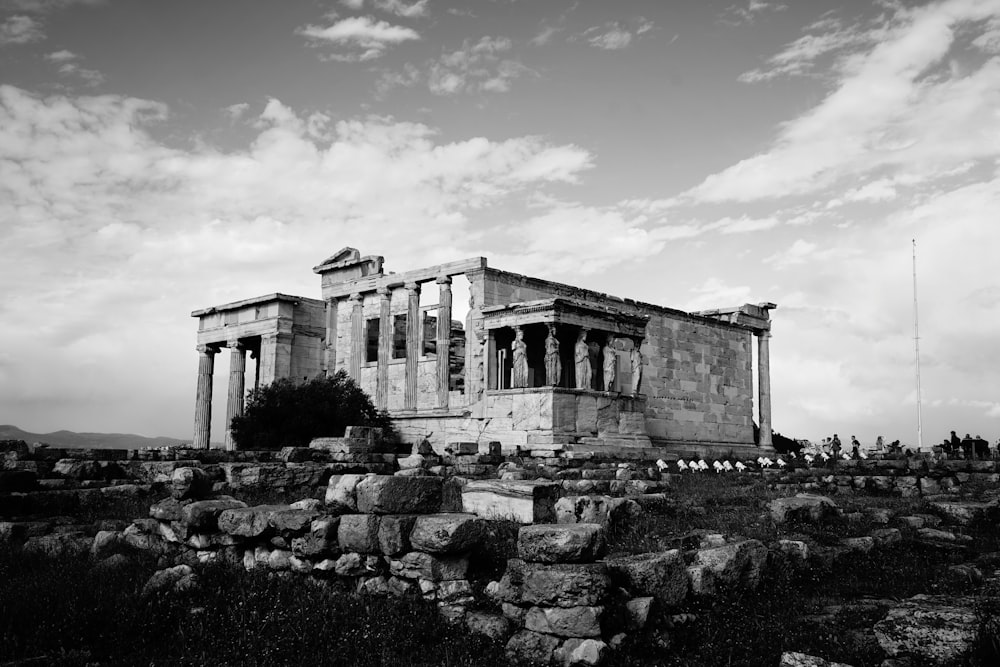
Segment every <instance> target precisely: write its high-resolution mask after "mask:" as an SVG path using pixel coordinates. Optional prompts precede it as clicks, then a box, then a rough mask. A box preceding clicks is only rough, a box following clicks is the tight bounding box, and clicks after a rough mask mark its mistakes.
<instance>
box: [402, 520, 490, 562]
mask: <svg viewBox="0 0 1000 667" xmlns="http://www.w3.org/2000/svg"><path fill="white" fill-rule="evenodd" d="M482 530H483V520H482V519H480V518H479V517H478V516H476V515H475V514H428V515H424V516H419V517H417V520H416V521H415V522H414V524H413V530H412V531H411V532H410V544H412V545H413V548H414V549H416V550H418V551H426V552H428V553H434V554H453V553H460V552H462V551H468V550H469V549H470V548H471V547H472V545H474V544H475V543H476V542H478V541H479V539H480V537H481V535H482Z"/></svg>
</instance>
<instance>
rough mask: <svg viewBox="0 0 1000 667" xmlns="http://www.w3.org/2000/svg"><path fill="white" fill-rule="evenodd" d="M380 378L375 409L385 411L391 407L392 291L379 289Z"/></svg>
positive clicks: (376, 387)
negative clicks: (390, 309)
mask: <svg viewBox="0 0 1000 667" xmlns="http://www.w3.org/2000/svg"><path fill="white" fill-rule="evenodd" d="M378 296H379V313H378V377H377V378H376V385H375V407H377V408H378V409H379V410H385V409H386V407H387V406H388V405H389V360H390V359H392V316H391V314H390V312H389V307H390V306H391V305H392V290H390V289H389V288H388V287H379V288H378Z"/></svg>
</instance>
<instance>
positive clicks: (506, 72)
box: [427, 36, 530, 95]
mask: <svg viewBox="0 0 1000 667" xmlns="http://www.w3.org/2000/svg"><path fill="white" fill-rule="evenodd" d="M511 46H512V44H511V41H510V40H509V39H507V38H506V37H489V36H486V37H483V38H481V39H480V40H479V41H478V42H473V41H471V40H465V41H464V42H462V48H460V49H458V50H457V51H453V52H452V53H446V54H444V55H442V56H441V57H440V58H438V59H437V60H435V61H433V62H432V63H431V64H430V66H429V68H428V74H427V85H428V87H429V88H430V91H431V92H432V93H434V94H435V95H455V94H458V93H476V92H488V93H505V92H507V91H509V90H510V87H511V84H512V83H513V81H514V80H515V79H517V78H518V77H520V76H521V75H523V74H525V73H526V72H529V71H530V70H529V69H528V68H527V67H525V66H524V65H522V64H521V63H519V62H518V61H516V60H512V59H510V58H507V57H505V54H507V53H508V52H510V50H511Z"/></svg>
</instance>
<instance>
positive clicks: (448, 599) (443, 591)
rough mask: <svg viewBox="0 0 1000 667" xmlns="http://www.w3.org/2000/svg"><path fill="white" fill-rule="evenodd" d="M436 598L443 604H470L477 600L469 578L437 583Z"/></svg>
mask: <svg viewBox="0 0 1000 667" xmlns="http://www.w3.org/2000/svg"><path fill="white" fill-rule="evenodd" d="M436 598H437V601H438V602H439V603H441V604H464V605H469V604H472V603H473V602H475V601H476V598H475V596H474V595H473V593H472V584H470V583H469V580H468V579H452V580H449V581H442V582H441V583H439V584H438V585H437V588H436Z"/></svg>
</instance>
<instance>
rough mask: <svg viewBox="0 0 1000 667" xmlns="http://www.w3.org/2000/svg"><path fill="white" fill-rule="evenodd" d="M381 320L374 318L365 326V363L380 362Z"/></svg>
mask: <svg viewBox="0 0 1000 667" xmlns="http://www.w3.org/2000/svg"><path fill="white" fill-rule="evenodd" d="M379 324H380V323H379V318H377V317H374V318H372V319H370V320H368V322H367V323H366V326H365V361H366V362H372V361H378V337H379V336H378V335H379Z"/></svg>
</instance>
